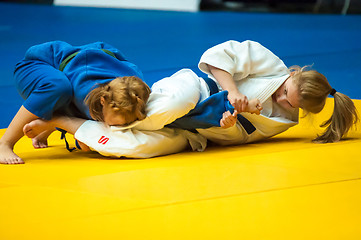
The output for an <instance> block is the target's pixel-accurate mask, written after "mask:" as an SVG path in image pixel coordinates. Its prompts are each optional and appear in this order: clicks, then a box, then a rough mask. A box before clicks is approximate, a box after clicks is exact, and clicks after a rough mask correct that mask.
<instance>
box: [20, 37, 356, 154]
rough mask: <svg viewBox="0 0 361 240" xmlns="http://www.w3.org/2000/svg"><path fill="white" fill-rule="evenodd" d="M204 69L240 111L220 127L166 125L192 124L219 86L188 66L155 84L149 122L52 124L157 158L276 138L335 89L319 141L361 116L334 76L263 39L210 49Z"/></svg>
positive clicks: (100, 146)
mask: <svg viewBox="0 0 361 240" xmlns="http://www.w3.org/2000/svg"><path fill="white" fill-rule="evenodd" d="M199 68H200V69H201V70H202V71H203V72H205V73H207V74H208V76H209V77H210V78H211V79H213V80H214V81H215V82H216V84H217V86H218V90H220V91H221V90H227V91H228V93H229V94H228V100H229V101H230V103H231V105H232V107H233V108H234V110H235V112H232V111H233V109H232V107H231V109H230V111H226V112H225V113H224V114H223V117H219V119H220V121H219V125H218V126H214V127H209V128H206V129H204V128H197V127H195V130H196V132H191V131H187V130H183V129H178V128H168V127H165V128H163V126H165V125H167V124H170V123H172V122H174V121H175V120H176V121H175V122H177V121H179V118H180V119H182V116H184V115H186V116H184V117H183V119H182V120H183V121H181V123H182V124H183V123H184V122H187V121H184V120H187V117H188V120H189V121H190V122H192V116H189V113H190V112H192V109H193V108H195V109H197V106H198V105H200V104H201V103H203V102H204V101H207V99H210V98H212V96H214V95H212V96H210V98H207V97H209V95H210V85H211V84H207V83H206V82H205V81H204V79H203V78H200V77H198V76H196V75H195V74H194V73H193V72H192V71H190V70H186V69H184V70H181V71H179V72H177V73H176V74H174V75H172V76H171V77H169V78H165V79H163V80H161V81H159V82H157V83H156V84H155V85H154V86H153V87H152V93H151V96H150V98H149V101H148V117H147V118H146V119H145V120H143V121H140V122H136V123H134V124H132V125H130V126H127V127H126V128H124V127H123V128H121V127H107V126H105V125H104V124H102V123H99V122H95V121H85V120H81V119H73V118H67V117H65V118H64V117H62V118H59V119H57V120H53V122H52V123H51V126H52V127H53V126H57V127H60V128H61V127H63V128H64V127H66V128H65V130H67V131H68V132H70V133H75V138H76V139H78V140H79V141H81V142H82V143H84V144H85V145H87V146H89V147H90V148H91V149H93V150H95V151H98V152H99V153H101V154H103V155H105V156H113V157H121V156H124V157H153V156H158V155H164V154H170V153H175V152H179V151H182V150H184V149H186V148H187V147H189V146H191V147H192V149H193V150H198V151H202V150H204V148H205V147H206V141H207V140H206V139H208V140H211V141H213V142H216V143H218V144H222V145H230V144H242V143H249V142H253V141H257V140H261V139H264V138H268V137H271V136H274V135H276V134H279V133H281V132H283V131H285V130H287V129H288V128H290V127H292V126H294V125H296V124H297V123H298V109H299V108H302V109H304V110H305V111H306V112H311V113H318V112H320V111H321V110H322V109H323V107H324V105H325V101H326V98H327V96H328V95H329V94H331V95H332V96H333V97H334V100H335V108H334V113H333V115H332V117H331V118H330V119H329V120H328V121H327V122H326V124H325V126H326V127H327V128H326V131H325V132H324V133H323V134H322V135H320V136H318V137H317V138H316V139H315V141H318V142H334V141H338V140H340V139H341V137H342V136H343V135H345V134H346V133H347V131H348V130H349V129H350V127H351V126H352V125H353V124H355V123H356V122H357V120H358V116H357V112H356V109H355V106H354V104H353V102H352V100H351V99H350V98H349V97H347V96H345V95H344V94H342V93H339V92H336V91H335V90H334V89H333V88H332V87H331V86H330V85H329V83H328V81H327V79H326V77H324V76H323V75H322V74H320V73H318V72H316V71H313V70H307V69H305V68H299V67H295V68H291V69H288V68H287V67H286V66H285V64H284V63H283V62H282V60H280V59H279V58H278V57H277V56H276V55H274V54H273V53H272V52H271V51H269V50H268V49H266V48H265V47H263V46H262V45H261V44H259V43H257V42H253V41H244V42H237V41H228V42H225V43H222V44H219V45H217V46H215V47H213V48H211V49H209V50H207V51H206V52H205V53H204V54H203V56H202V57H201V60H200V63H199ZM248 99H258V101H259V102H256V105H257V104H258V105H257V106H258V107H260V106H262V107H260V108H259V110H261V109H262V111H260V112H257V111H254V112H256V113H260V114H259V115H257V114H250V113H247V112H245V111H247V110H249V109H248V107H249V101H248ZM226 110H227V108H226ZM187 114H188V116H187ZM207 116H208V115H207ZM207 120H208V119H205V121H207ZM40 125H42V126H44V124H39V122H34V123H33V124H29V125H28V128H27V131H28V134H27V135H28V136H30V137H31V136H33V135H34V134H35V135H36V133H37V131H41V127H39V126H40ZM48 126H49V125H48ZM71 126H73V128H71ZM178 127H182V126H181V125H178ZM184 128H185V129H189V126H187V124H185V127H184ZM29 130H31V131H29ZM32 131H33V132H32ZM31 132H32V133H33V134H32V133H31ZM104 139H106V140H104ZM104 142H105V144H104ZM83 146H84V145H83Z"/></svg>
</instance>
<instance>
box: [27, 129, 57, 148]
mask: <svg viewBox="0 0 361 240" xmlns="http://www.w3.org/2000/svg"><path fill="white" fill-rule="evenodd" d="M52 132H53V130H47V131H44V132H42V133H40V134H39V135H37V136H36V137H34V138H32V139H31V140H32V141H33V147H34V148H36V149H37V148H47V147H48V137H49V135H50V134H51V133H52Z"/></svg>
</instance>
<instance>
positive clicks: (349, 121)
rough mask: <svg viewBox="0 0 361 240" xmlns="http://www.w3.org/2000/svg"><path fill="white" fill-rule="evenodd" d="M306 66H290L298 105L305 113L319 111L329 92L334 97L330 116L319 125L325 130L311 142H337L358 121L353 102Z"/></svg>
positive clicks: (322, 76) (319, 74)
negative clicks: (298, 100)
mask: <svg viewBox="0 0 361 240" xmlns="http://www.w3.org/2000/svg"><path fill="white" fill-rule="evenodd" d="M306 68H307V66H305V67H302V68H301V67H299V66H294V67H291V68H290V70H291V71H294V72H295V74H294V76H295V80H296V84H297V85H298V88H299V95H300V107H301V108H302V109H303V110H304V111H305V112H306V115H307V113H319V112H320V111H321V110H322V109H323V108H324V106H325V103H326V99H327V97H328V95H329V94H331V95H332V96H333V97H334V108H333V113H332V116H331V117H330V119H328V120H327V121H325V122H324V123H322V124H321V125H320V126H321V127H325V128H326V130H325V131H324V132H323V133H322V134H321V135H319V136H317V137H316V138H315V139H313V142H319V143H332V142H337V141H339V140H340V139H341V138H342V137H343V136H344V135H346V134H347V132H348V131H349V130H350V128H351V127H352V126H353V125H354V124H356V123H357V122H358V121H359V117H358V114H357V110H356V107H355V104H354V103H353V101H352V100H351V99H350V98H349V97H348V96H346V95H345V94H342V93H340V92H336V90H335V89H333V88H332V87H331V86H330V84H329V82H328V80H327V78H326V77H325V76H324V75H323V74H321V73H319V72H317V71H315V70H306Z"/></svg>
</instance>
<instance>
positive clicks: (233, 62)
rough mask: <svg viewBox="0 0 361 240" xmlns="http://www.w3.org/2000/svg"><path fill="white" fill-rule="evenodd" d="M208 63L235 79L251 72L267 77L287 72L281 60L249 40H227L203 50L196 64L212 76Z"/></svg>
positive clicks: (244, 76)
mask: <svg viewBox="0 0 361 240" xmlns="http://www.w3.org/2000/svg"><path fill="white" fill-rule="evenodd" d="M208 65H211V66H214V67H217V68H220V69H222V70H224V71H226V72H228V73H230V74H231V75H232V76H234V78H235V80H240V79H243V78H246V77H247V76H249V75H252V74H255V75H257V76H265V77H267V76H276V75H277V76H279V75H284V74H287V73H288V69H287V67H286V66H285V64H284V63H283V61H282V60H280V59H279V58H278V57H277V56H276V55H274V54H273V53H272V52H271V51H270V50H268V49H267V48H265V47H263V46H262V45H261V44H259V43H257V42H253V41H249V40H247V41H244V42H237V41H233V40H231V41H227V42H224V43H221V44H219V45H216V46H214V47H212V48H210V49H208V50H207V51H206V52H204V54H203V55H202V57H201V59H200V62H199V64H198V66H199V69H200V70H201V71H203V72H204V73H206V74H208V75H210V77H212V78H213V76H212V74H211V73H210V71H209V68H208ZM213 79H214V78H213Z"/></svg>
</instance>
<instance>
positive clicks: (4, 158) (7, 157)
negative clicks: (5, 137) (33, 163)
mask: <svg viewBox="0 0 361 240" xmlns="http://www.w3.org/2000/svg"><path fill="white" fill-rule="evenodd" d="M0 163H1V164H23V163H24V161H23V160H22V159H21V158H20V157H19V156H18V155H16V154H15V153H14V151H13V149H12V148H11V147H9V146H7V145H5V144H1V143H0Z"/></svg>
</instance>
